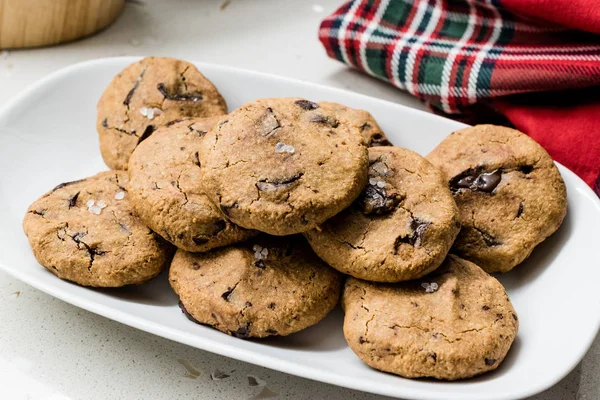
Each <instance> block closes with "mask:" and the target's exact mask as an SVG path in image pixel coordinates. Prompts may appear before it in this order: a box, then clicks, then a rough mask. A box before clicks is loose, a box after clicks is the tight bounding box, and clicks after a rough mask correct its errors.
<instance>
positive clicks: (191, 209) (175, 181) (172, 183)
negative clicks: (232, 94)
mask: <svg viewBox="0 0 600 400" xmlns="http://www.w3.org/2000/svg"><path fill="white" fill-rule="evenodd" d="M219 118H220V117H210V118H204V119H185V120H182V121H174V123H169V124H167V125H165V126H163V127H161V128H159V129H158V130H157V131H156V132H155V133H153V134H152V136H151V137H149V138H148V139H146V140H145V141H144V142H143V143H140V145H139V146H138V147H137V148H136V149H135V151H134V152H133V154H132V155H131V158H130V159H129V177H130V181H129V186H128V190H129V194H130V197H131V204H132V205H133V208H134V210H135V212H136V214H137V215H138V216H139V217H140V218H141V219H142V220H143V221H144V222H145V223H146V224H148V226H149V227H150V228H152V230H154V231H155V232H157V233H158V234H159V235H161V236H162V237H164V238H165V239H167V240H168V241H169V242H171V243H173V244H174V245H175V246H177V247H179V248H180V249H184V250H187V251H192V252H197V251H207V250H210V249H213V248H215V247H219V246H225V245H228V244H231V243H235V242H239V241H242V240H245V239H248V238H250V237H252V236H254V235H255V234H256V233H257V232H256V231H250V230H246V229H243V228H240V227H238V226H236V225H234V224H232V223H231V222H229V221H228V220H227V219H225V218H224V217H223V215H222V214H221V212H220V211H219V209H218V208H217V207H216V206H215V205H214V204H213V203H212V202H211V201H210V200H209V198H208V197H207V196H206V195H205V194H204V190H203V189H202V188H201V185H200V174H201V167H200V161H199V160H198V147H199V144H200V143H201V142H202V140H203V137H204V135H206V132H207V131H208V130H210V128H212V127H213V126H214V125H215V123H216V122H217V121H218V120H219Z"/></svg>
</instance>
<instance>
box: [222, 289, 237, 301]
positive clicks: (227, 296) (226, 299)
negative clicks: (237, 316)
mask: <svg viewBox="0 0 600 400" xmlns="http://www.w3.org/2000/svg"><path fill="white" fill-rule="evenodd" d="M234 289H235V287H229V288H227V290H226V291H225V292H223V294H222V295H221V297H222V298H223V300H225V301H229V298H230V297H231V294H232V293H233V290H234Z"/></svg>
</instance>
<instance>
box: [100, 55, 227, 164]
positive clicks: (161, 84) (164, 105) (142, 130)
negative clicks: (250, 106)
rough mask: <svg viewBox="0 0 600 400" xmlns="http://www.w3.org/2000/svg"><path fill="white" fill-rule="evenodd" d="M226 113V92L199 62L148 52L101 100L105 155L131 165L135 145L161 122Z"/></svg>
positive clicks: (109, 160) (110, 160) (112, 161)
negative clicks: (154, 55)
mask: <svg viewBox="0 0 600 400" xmlns="http://www.w3.org/2000/svg"><path fill="white" fill-rule="evenodd" d="M226 112H227V105H226V104H225V100H223V97H222V96H221V94H220V93H219V92H218V91H217V89H216V88H215V87H214V85H213V84H212V83H211V82H210V81H209V80H208V79H206V77H204V75H202V74H201V73H200V72H199V71H198V69H196V67H195V66H194V65H192V64H190V63H188V62H185V61H182V60H177V59H174V58H159V57H146V58H144V59H143V60H140V61H138V62H135V63H133V64H131V65H129V66H128V67H127V68H125V69H124V70H123V71H121V72H120V73H119V74H118V75H117V76H115V77H114V78H113V80H112V82H111V83H110V84H109V85H108V87H107V88H106V90H105V91H104V93H103V94H102V97H101V98H100V101H99V102H98V116H97V122H96V128H97V129H98V133H99V135H100V151H101V152H102V158H104V162H105V163H106V165H108V166H109V167H110V168H112V169H121V170H124V169H127V163H128V160H129V156H130V155H131V153H132V152H133V150H134V149H135V148H136V146H137V145H138V144H139V143H140V142H141V141H143V140H144V139H146V138H147V137H148V136H150V135H151V134H152V132H154V130H156V128H158V127H159V126H161V125H164V124H166V123H167V122H169V121H173V120H175V119H178V118H184V117H197V118H205V117H212V116H217V115H223V114H225V113H226Z"/></svg>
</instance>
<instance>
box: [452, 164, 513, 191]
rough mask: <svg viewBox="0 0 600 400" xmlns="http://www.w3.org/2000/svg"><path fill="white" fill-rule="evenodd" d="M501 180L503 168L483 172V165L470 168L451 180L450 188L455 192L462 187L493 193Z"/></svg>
mask: <svg viewBox="0 0 600 400" xmlns="http://www.w3.org/2000/svg"><path fill="white" fill-rule="evenodd" d="M501 180H502V170H501V169H496V170H494V171H491V172H483V168H482V167H477V168H469V169H467V170H466V171H464V172H462V173H460V174H459V175H457V176H455V177H454V178H452V179H451V180H450V190H452V191H453V192H454V193H456V192H458V191H460V190H461V189H465V190H472V191H474V192H484V193H492V192H493V191H494V189H496V187H497V186H498V184H499V183H500V181H501Z"/></svg>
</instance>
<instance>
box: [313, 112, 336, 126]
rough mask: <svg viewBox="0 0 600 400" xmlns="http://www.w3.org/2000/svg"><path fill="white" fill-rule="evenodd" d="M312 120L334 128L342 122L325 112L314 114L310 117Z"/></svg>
mask: <svg viewBox="0 0 600 400" xmlns="http://www.w3.org/2000/svg"><path fill="white" fill-rule="evenodd" d="M310 122H316V123H318V124H324V125H329V126H330V127H332V128H337V127H338V125H339V124H340V122H339V121H338V120H337V119H336V118H334V117H332V116H330V115H323V114H314V115H312V116H311V117H310Z"/></svg>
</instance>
